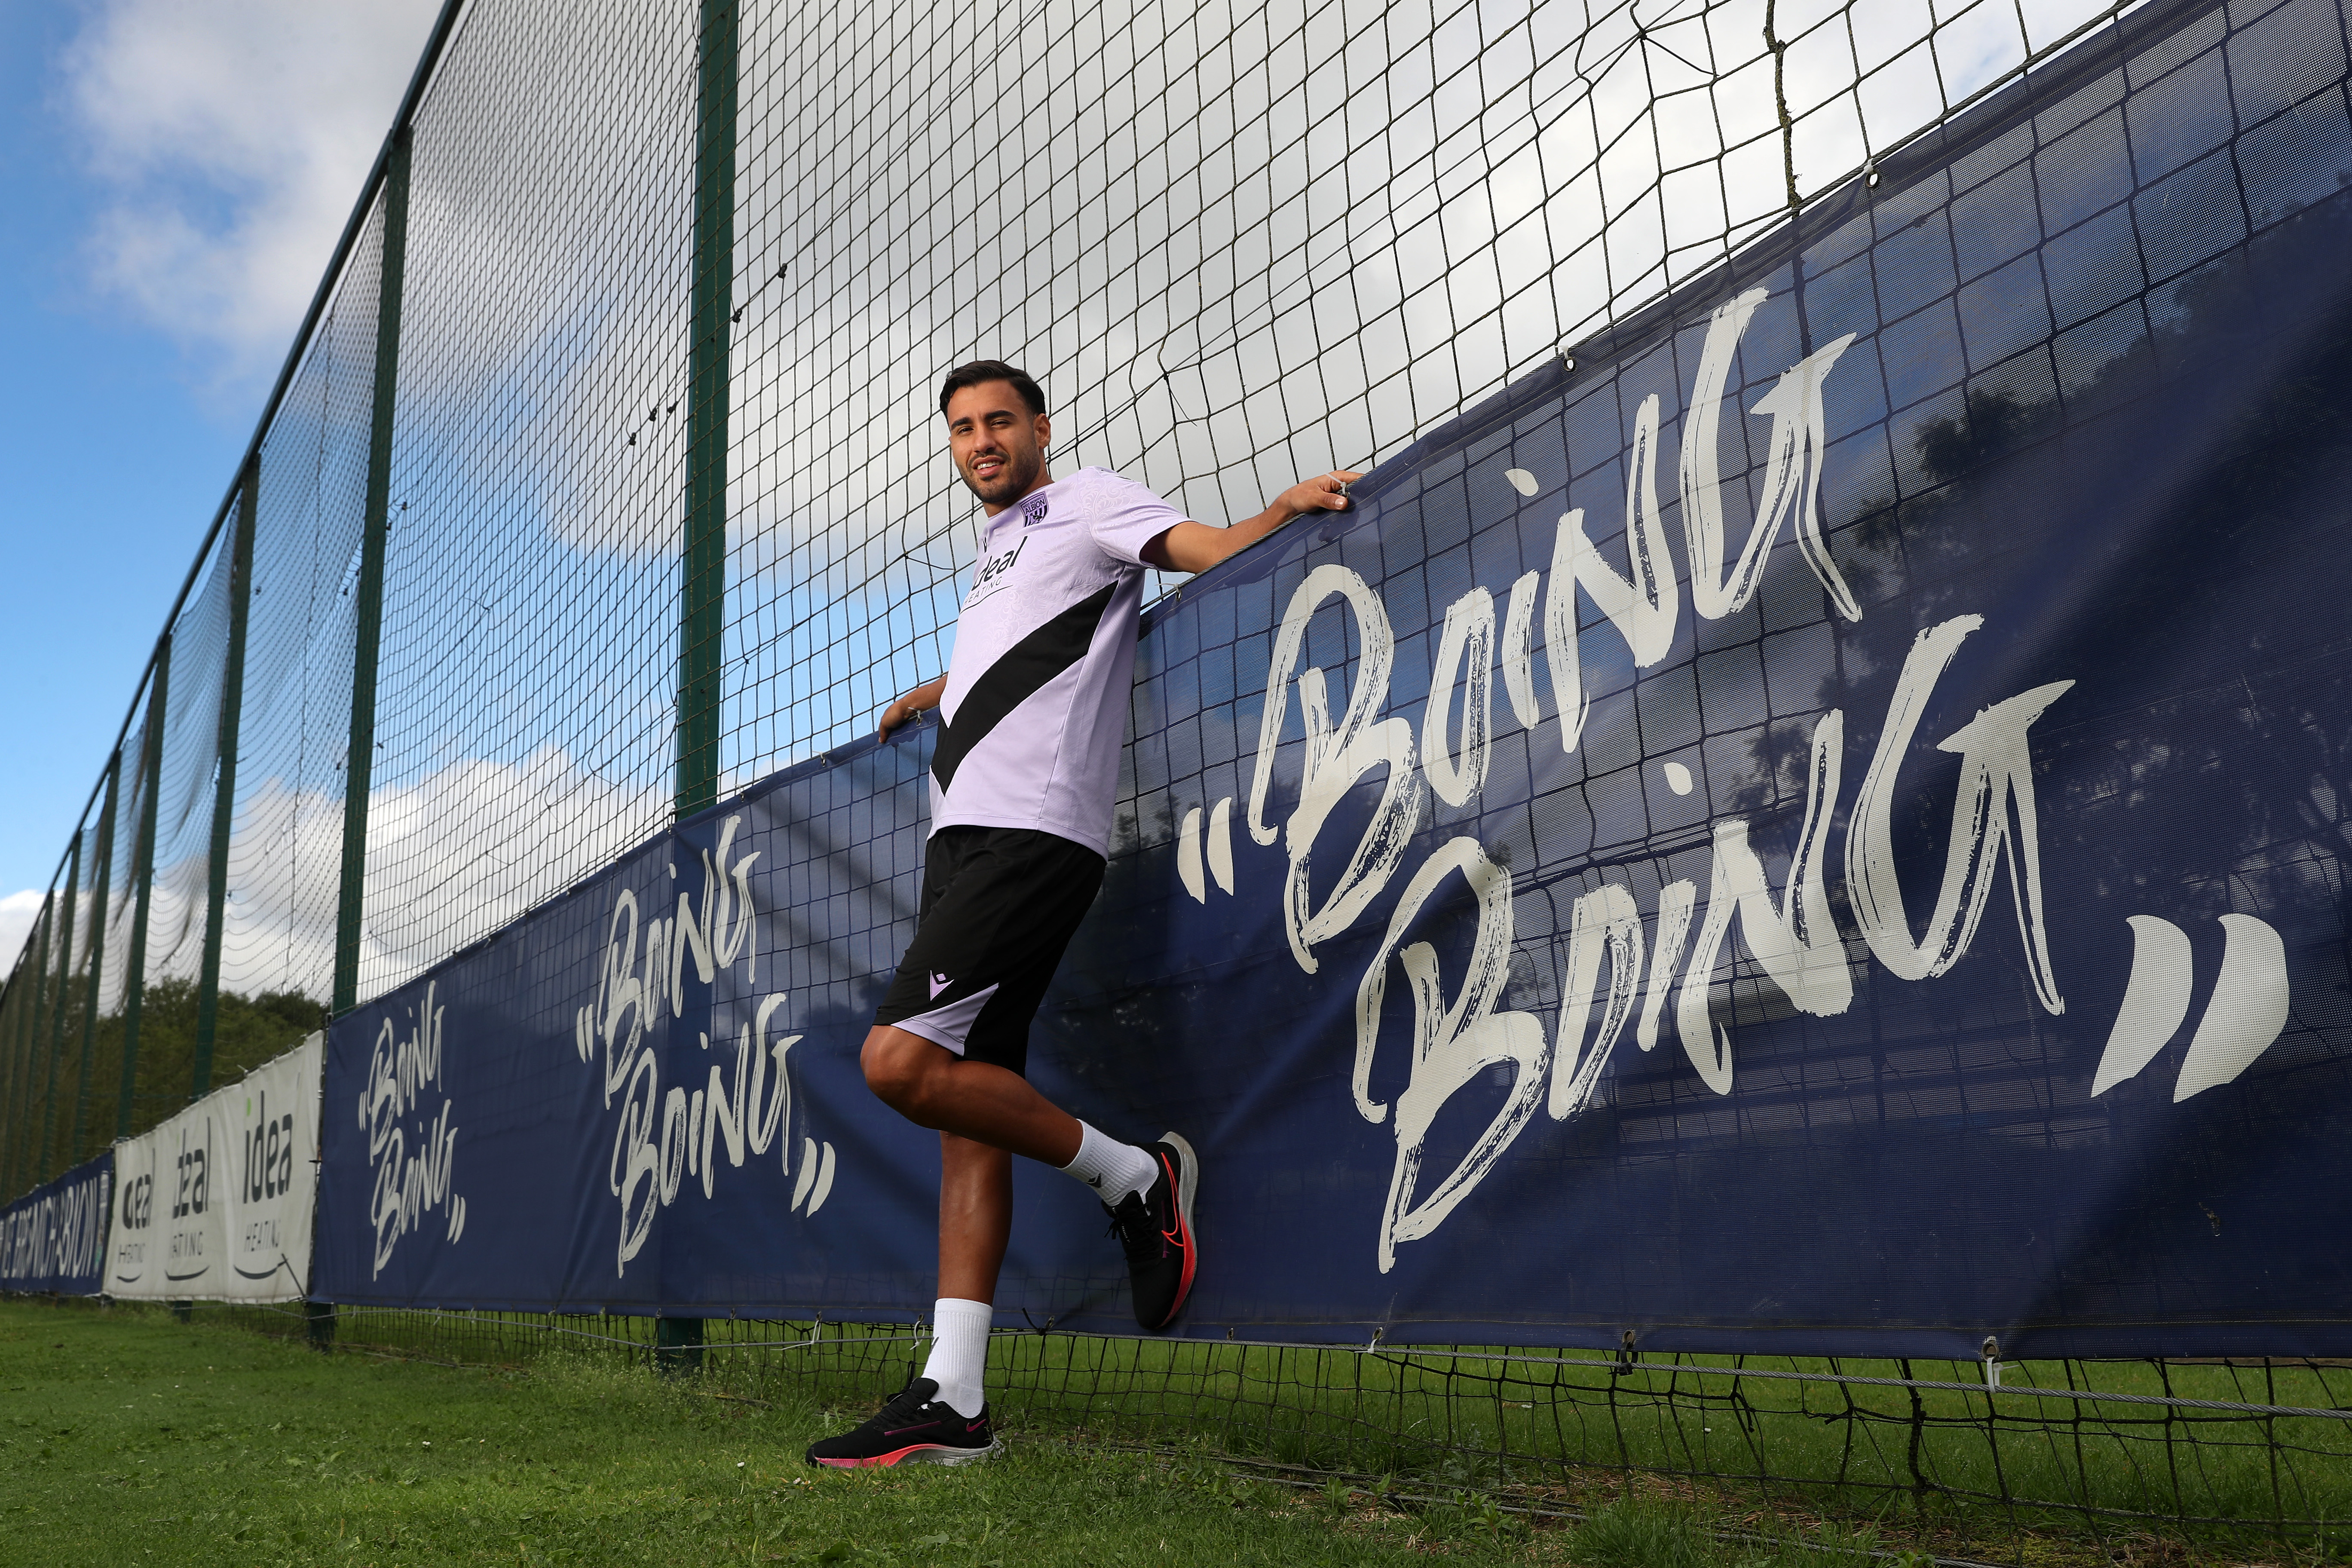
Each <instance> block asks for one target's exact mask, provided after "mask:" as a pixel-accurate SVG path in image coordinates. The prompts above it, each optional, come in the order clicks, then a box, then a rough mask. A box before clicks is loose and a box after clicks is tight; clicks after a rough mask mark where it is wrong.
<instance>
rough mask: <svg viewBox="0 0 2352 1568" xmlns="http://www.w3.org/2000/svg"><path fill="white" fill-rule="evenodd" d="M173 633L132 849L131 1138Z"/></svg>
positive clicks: (123, 1120) (158, 678)
mask: <svg viewBox="0 0 2352 1568" xmlns="http://www.w3.org/2000/svg"><path fill="white" fill-rule="evenodd" d="M171 684H172V634H171V633H170V632H168V631H166V632H165V633H164V634H163V641H162V642H160V643H158V644H157V645H156V647H155V689H154V691H153V693H152V695H151V696H149V698H148V699H147V733H146V744H145V745H144V746H143V747H142V751H143V752H144V753H145V754H144V755H143V756H142V757H141V758H140V763H139V768H140V783H139V838H138V842H137V843H136V844H134V845H133V846H132V847H131V952H130V955H129V958H128V961H127V962H126V963H124V964H123V966H122V1090H121V1094H120V1096H119V1097H118V1098H117V1099H116V1100H115V1104H114V1135H115V1136H116V1137H117V1138H128V1137H130V1136H131V1102H132V1100H133V1098H134V1095H135V1091H136V1085H137V1083H138V1079H139V1014H140V1010H141V1008H142V1006H143V1005H145V1003H146V1000H147V907H148V903H149V901H150V900H151V898H152V895H153V893H154V890H155V796H156V795H158V794H159V793H161V792H162V789H163V721H164V719H165V717H166V716H168V715H169V713H170V712H171V702H170V697H171Z"/></svg>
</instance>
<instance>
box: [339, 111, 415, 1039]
mask: <svg viewBox="0 0 2352 1568" xmlns="http://www.w3.org/2000/svg"><path fill="white" fill-rule="evenodd" d="M411 141H412V137H411V135H410V132H409V128H408V126H407V125H405V124H403V125H402V126H401V127H400V129H399V130H398V131H396V132H394V134H393V141H392V157H391V161H390V163H389V164H388V166H387V167H386V169H385V171H384V179H383V266H382V267H381V268H378V270H377V277H378V279H380V281H379V283H378V285H377V292H376V304H375V386H374V391H373V399H374V402H373V419H372V422H371V424H370V426H369V429H368V468H367V500H366V503H365V510H364V511H363V512H362V532H361V535H360V578H359V583H358V585H357V588H356V593H357V595H358V598H357V602H356V604H355V605H354V606H353V609H354V619H355V621H356V626H355V627H354V633H353V646H352V729H351V737H352V739H351V751H350V754H349V759H348V761H347V762H346V763H345V764H344V769H343V883H342V899H341V903H340V905H339V906H338V908H337V910H336V913H335V984H334V994H333V996H332V997H331V999H330V1006H331V1010H332V1011H333V1012H335V1013H337V1014H339V1015H340V1014H343V1013H348V1012H350V1011H351V1010H352V1008H353V1007H355V1006H357V1005H359V992H360V931H361V918H362V914H363V913H364V912H365V903H364V895H365V892H366V886H365V884H366V880H367V825H368V789H369V786H370V784H372V783H373V775H374V767H375V678H376V654H377V651H378V649H379V647H380V646H381V645H382V643H383V550H384V539H385V536H386V535H387V534H389V533H390V531H391V529H392V430H393V417H392V416H393V404H394V395H395V394H396V393H397V391H398V389H399V383H400V296H401V285H402V281H403V278H404V274H405V273H406V271H407V268H408V153H409V145H410V142H411Z"/></svg>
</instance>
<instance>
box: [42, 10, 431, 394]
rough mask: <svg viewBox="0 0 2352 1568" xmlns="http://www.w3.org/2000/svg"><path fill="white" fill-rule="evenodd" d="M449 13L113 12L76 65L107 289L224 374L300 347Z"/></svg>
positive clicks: (95, 260)
mask: <svg viewBox="0 0 2352 1568" xmlns="http://www.w3.org/2000/svg"><path fill="white" fill-rule="evenodd" d="M437 9H438V7H437V5H436V4H435V3H434V0H341V3H340V4H337V5H318V4H316V3H315V0H101V3H100V5H98V6H96V7H95V8H94V10H93V12H92V14H91V16H90V20H89V25H88V26H86V27H85V28H84V30H83V31H82V33H81V34H80V36H79V37H78V38H77V39H76V40H75V42H74V43H73V45H72V46H71V47H69V49H68V52H67V57H66V59H65V62H64V64H65V73H66V80H67V86H68V97H69V101H70V102H71V104H72V108H73V111H74V115H75V118H76V120H77V121H79V126H80V129H81V130H82V132H84V134H85V136H86V138H87V141H86V154H87V157H88V159H89V165H90V168H91V170H92V172H93V173H94V174H96V175H97V176H98V177H99V179H100V182H101V183H102V185H103V188H104V189H105V191H106V193H107V194H106V197H105V199H104V202H103V205H101V207H100V212H99V214H98V216H97V218H96V220H95V223H94V226H93V230H92V232H91V234H90V235H89V247H90V252H91V263H92V268H91V270H92V275H93V278H94V279H95V281H96V282H97V283H98V285H99V286H100V288H101V289H105V290H107V291H108V292H110V293H111V294H113V295H115V296H117V297H119V298H120V299H121V300H124V301H126V302H127V303H128V304H129V305H130V306H131V309H132V310H134V311H136V312H137V313H138V314H139V315H140V316H142V317H143V318H144V319H145V320H146V321H149V322H150V323H152V325H154V326H156V327H158V328H160V329H162V330H163V331H164V332H165V333H167V334H168V335H170V336H171V337H173V339H175V340H176V341H178V342H180V343H181V344H182V345H183V346H184V347H186V348H189V349H191V350H194V351H195V352H196V353H199V354H200V355H202V356H203V357H204V358H205V359H207V360H209V361H210V362H211V363H212V367H213V368H214V369H215V371H216V372H217V373H218V374H223V375H227V376H236V375H241V374H253V373H256V372H266V371H267V370H268V369H269V368H271V367H272V366H274V365H275V363H277V361H278V358H279V357H280V356H281V355H282V354H283V353H284V352H285V349H286V345H287V343H288V342H289V341H290V340H291V338H292V336H293V331H294V328H295V326H296V324H297V323H298V322H299V321H300V320H301V313H302V310H303V307H304V306H305V305H306V304H308V303H309V300H310V295H311V292H312V291H313V290H314V289H316V288H317V286H318V281H319V276H320V272H321V271H322V270H323V269H324V268H325V267H326V264H327V261H328V259H329V258H330V256H331V253H332V249H333V247H334V243H335V238H336V236H337V235H338V234H339V233H341V228H342V224H343V220H344V219H345V218H346V217H347V216H349V215H350V212H351V207H352V202H353V201H354V200H355V199H356V198H357V196H358V195H359V189H360V184H361V182H362V180H363V179H364V178H365V177H366V174H367V171H368V168H369V166H370V165H371V163H373V160H374V157H375V153H376V151H377V148H378V147H379V146H380V145H381V143H382V142H383V135H384V132H385V131H386V129H387V128H388V127H389V126H390V124H391V121H392V116H393V112H394V110H395V109H396V108H397V107H398V106H399V100H400V93H401V90H402V89H403V88H404V87H405V86H406V85H407V81H408V77H409V73H410V72H411V70H412V69H413V68H415V61H416V57H417V54H418V51H419V50H420V49H422V48H423V47H424V41H425V34H426V32H427V31H428V30H429V28H430V26H431V24H432V19H433V16H434V14H435V13H436V10H437Z"/></svg>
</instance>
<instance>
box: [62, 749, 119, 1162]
mask: <svg viewBox="0 0 2352 1568" xmlns="http://www.w3.org/2000/svg"><path fill="white" fill-rule="evenodd" d="M121 783H122V749H121V747H119V746H118V747H116V748H115V751H114V754H113V755H112V756H110V757H109V758H107V759H106V805H104V806H103V807H102V808H101V809H100V813H99V817H98V879H97V880H96V881H95V882H94V883H93V884H92V885H91V888H90V893H89V973H88V974H87V975H85V976H84V978H83V980H82V1001H81V1079H80V1083H79V1086H78V1087H77V1088H76V1089H75V1090H74V1119H73V1142H71V1143H69V1144H68V1145H67V1148H66V1163H67V1164H68V1165H70V1164H72V1163H74V1161H75V1160H76V1159H78V1158H79V1156H80V1154H81V1151H82V1145H83V1141H84V1140H85V1139H87V1138H88V1137H89V1069H90V1058H91V1055H92V1053H93V1052H94V1051H95V1050H96V1049H97V1044H98V990H99V986H100V984H101V983H102V982H103V981H104V980H105V978H106V916H107V907H106V906H107V899H108V898H109V896H110V894H111V892H112V891H113V881H114V806H115V802H116V800H117V798H118V797H119V794H120V787H121Z"/></svg>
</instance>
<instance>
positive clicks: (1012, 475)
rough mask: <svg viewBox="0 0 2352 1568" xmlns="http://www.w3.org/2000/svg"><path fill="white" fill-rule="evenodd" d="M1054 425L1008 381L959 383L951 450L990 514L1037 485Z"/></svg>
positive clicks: (952, 402) (951, 414)
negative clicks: (1031, 411) (1036, 411)
mask: <svg viewBox="0 0 2352 1568" xmlns="http://www.w3.org/2000/svg"><path fill="white" fill-rule="evenodd" d="M1053 438H1054V427H1053V425H1052V423H1051V422H1050V421H1048V420H1047V419H1046V417H1045V416H1044V415H1042V414H1032V413H1030V412H1029V405H1027V404H1026V403H1024V402H1023V401H1022V400H1021V394H1020V393H1018V392H1016V391H1014V390H1013V384H1012V383H1011V382H1009V381H983V382H982V383H981V384H979V385H978V386H960V387H958V388H956V390H955V392H954V393H953V394H952V395H950V397H949V398H948V453H949V455H950V457H952V458H955V466H956V472H958V473H960V474H961V475H962V476H963V482H964V483H965V484H966V485H968V486H970V487H971V493H972V494H974V495H976V496H978V497H979V498H980V499H981V502H982V505H984V506H985V507H987V509H988V513H989V515H990V516H991V517H993V516H995V515H996V514H997V513H998V512H1000V511H1002V510H1004V509H1005V508H1006V507H1008V506H1011V505H1012V504H1013V502H1014V501H1017V500H1020V499H1021V498H1022V497H1023V496H1024V495H1027V494H1028V493H1029V491H1030V489H1032V488H1033V487H1034V486H1035V484H1036V483H1037V480H1038V478H1039V477H1040V476H1041V475H1043V474H1044V473H1045V443H1047V442H1048V441H1051V440H1052V439H1053Z"/></svg>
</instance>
